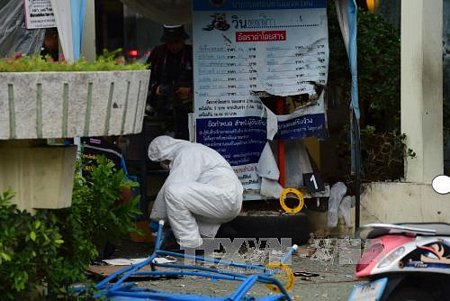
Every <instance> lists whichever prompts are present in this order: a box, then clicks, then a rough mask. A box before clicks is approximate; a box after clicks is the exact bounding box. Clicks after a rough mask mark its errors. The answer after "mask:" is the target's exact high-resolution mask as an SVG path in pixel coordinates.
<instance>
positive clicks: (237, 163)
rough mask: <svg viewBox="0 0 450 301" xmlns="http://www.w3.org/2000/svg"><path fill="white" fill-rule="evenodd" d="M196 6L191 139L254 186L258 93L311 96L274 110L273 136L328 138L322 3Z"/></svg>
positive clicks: (260, 124) (247, 1)
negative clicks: (193, 136) (307, 102)
mask: <svg viewBox="0 0 450 301" xmlns="http://www.w3.org/2000/svg"><path fill="white" fill-rule="evenodd" d="M193 4H194V6H193V37H194V39H193V42H194V93H195V103H194V115H195V119H196V141H197V142H199V143H202V144H205V145H207V146H209V147H212V148H214V149H215V150H217V151H218V152H219V153H220V154H222V155H223V156H224V157H225V158H226V159H227V160H228V162H229V163H230V164H231V165H232V166H233V168H234V170H235V172H236V173H237V175H238V176H239V178H240V180H241V182H242V183H243V185H244V187H245V188H246V189H258V188H259V185H260V183H259V179H258V175H257V174H256V164H257V162H258V160H259V159H260V155H261V152H262V150H263V148H264V146H265V144H266V142H267V136H268V135H267V119H266V117H265V106H264V105H263V103H262V101H261V99H260V98H259V97H258V96H257V95H259V94H261V93H266V94H270V95H275V96H277V97H287V96H290V97H292V99H291V102H292V103H294V102H295V101H297V100H298V101H297V102H298V103H301V102H302V101H303V100H304V99H305V98H306V99H311V96H314V97H315V99H316V101H314V102H313V104H312V105H309V106H306V107H305V108H304V109H301V110H290V111H288V112H283V113H282V114H283V115H280V116H278V117H277V122H278V132H277V135H276V136H275V139H302V138H305V137H312V136H314V137H319V138H324V137H325V136H326V118H325V109H324V104H323V93H322V91H323V87H325V86H326V81H327V74H328V24H327V12H326V7H327V5H326V1H325V0H305V1H294V0H292V1H291V0H283V1H265V0H258V1H254V0H226V1H225V0H224V1H218V0H215V1H212V0H210V1H206V0H194V2H193ZM283 101H284V100H283ZM293 105H294V106H295V107H299V106H300V105H301V104H295V103H294V104H293Z"/></svg>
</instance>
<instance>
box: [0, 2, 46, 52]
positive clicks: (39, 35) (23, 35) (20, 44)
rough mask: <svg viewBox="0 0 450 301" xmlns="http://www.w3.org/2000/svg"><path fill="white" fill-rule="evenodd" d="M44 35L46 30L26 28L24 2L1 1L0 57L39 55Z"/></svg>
mask: <svg viewBox="0 0 450 301" xmlns="http://www.w3.org/2000/svg"><path fill="white" fill-rule="evenodd" d="M44 34H45V29H30V30H27V29H26V28H25V16H24V6H23V1H22V0H0V57H11V56H14V55H15V54H17V53H21V54H27V55H31V54H37V53H39V51H40V50H41V46H42V43H43V41H44Z"/></svg>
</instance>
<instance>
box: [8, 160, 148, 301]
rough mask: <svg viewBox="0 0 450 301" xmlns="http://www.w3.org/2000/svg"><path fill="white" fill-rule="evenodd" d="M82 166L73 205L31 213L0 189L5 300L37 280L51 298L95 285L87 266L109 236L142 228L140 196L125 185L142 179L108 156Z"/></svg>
mask: <svg viewBox="0 0 450 301" xmlns="http://www.w3.org/2000/svg"><path fill="white" fill-rule="evenodd" d="M78 166H79V168H77V172H76V174H75V180H74V188H73V199H72V206H71V207H69V208H65V209H59V210H39V211H37V213H36V214H35V215H31V214H30V213H28V212H26V211H21V210H18V209H17V208H16V206H15V205H11V204H10V200H11V198H12V197H13V194H12V193H11V192H10V191H7V192H5V193H3V194H0V279H1V281H0V291H1V292H6V294H5V295H4V296H2V299H1V300H4V299H5V300H23V298H22V297H21V296H22V295H23V294H24V293H27V292H30V291H33V290H34V289H35V288H36V287H37V286H45V287H47V290H48V296H49V298H50V299H54V298H59V299H66V298H69V295H70V293H69V292H70V291H69V289H70V287H71V285H73V284H74V283H77V282H85V283H87V285H90V283H89V281H87V279H86V273H85V270H86V268H87V267H88V266H89V265H90V264H91V263H92V261H94V260H95V259H96V258H97V256H98V250H99V249H100V248H101V247H102V246H103V245H104V243H105V241H107V240H109V241H114V240H115V239H118V238H122V237H124V236H127V235H128V234H129V233H133V232H138V230H137V229H136V228H135V227H134V221H135V218H136V216H137V215H139V214H140V211H139V210H138V209H137V204H138V201H139V197H137V196H136V197H133V198H132V199H131V200H129V201H126V202H124V201H123V200H122V191H123V189H124V188H130V187H135V186H137V183H136V182H133V181H130V180H128V179H127V178H126V177H125V175H124V173H123V171H121V170H120V171H117V170H116V169H115V167H114V164H113V163H112V162H111V161H109V160H107V159H106V158H105V157H103V156H99V157H98V158H97V164H95V165H93V166H92V170H91V173H90V175H89V176H85V177H83V176H82V175H81V172H80V171H81V169H82V164H81V163H80V164H79V165H78ZM78 299H80V298H78Z"/></svg>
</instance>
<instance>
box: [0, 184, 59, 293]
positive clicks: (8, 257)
mask: <svg viewBox="0 0 450 301" xmlns="http://www.w3.org/2000/svg"><path fill="white" fill-rule="evenodd" d="M12 197H13V193H12V192H11V191H6V192H4V193H2V194H0V279H1V281H0V291H1V292H3V293H2V296H1V299H2V300H21V299H22V297H21V296H23V294H25V293H28V292H32V291H34V290H35V289H36V288H37V287H39V286H46V285H47V283H48V281H49V279H50V278H52V275H51V269H50V268H49V267H52V266H53V265H55V264H58V261H60V260H61V257H60V256H61V255H60V250H61V245H62V244H63V240H62V237H61V234H60V232H59V228H58V226H57V220H56V218H55V216H54V215H52V214H49V213H48V212H46V211H38V212H37V213H36V214H35V215H31V214H30V213H29V212H26V211H24V210H19V209H17V206H16V205H12V204H11V203H10V201H11V199H12Z"/></svg>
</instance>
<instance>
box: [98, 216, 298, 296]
mask: <svg viewBox="0 0 450 301" xmlns="http://www.w3.org/2000/svg"><path fill="white" fill-rule="evenodd" d="M163 226H164V222H163V221H160V223H159V228H158V231H157V235H156V241H155V249H154V251H153V253H152V255H150V256H149V257H148V258H147V259H146V260H145V261H143V262H141V263H138V264H135V265H131V266H129V267H126V268H124V269H121V270H119V271H117V272H116V273H114V274H111V275H110V276H108V277H107V278H105V279H104V280H102V281H101V282H99V283H98V284H97V285H96V289H97V290H98V292H97V294H96V295H95V298H98V299H101V298H105V297H106V298H109V299H111V300H116V301H118V300H186V301H187V300H189V301H192V300H230V301H231V300H260V301H263V300H264V301H269V300H291V297H290V296H289V294H288V292H287V289H289V288H290V287H292V285H293V281H294V275H293V273H292V270H291V269H290V268H289V267H288V266H287V265H286V264H285V262H286V261H287V260H288V259H289V258H290V257H291V256H292V254H293V253H294V252H295V251H296V250H297V246H296V245H293V246H292V247H291V248H290V249H289V252H288V253H287V254H286V255H285V256H284V257H283V258H282V259H281V260H280V261H278V262H275V263H270V264H268V265H267V266H261V265H248V264H243V263H237V262H232V261H224V260H220V259H213V258H207V257H203V256H195V255H188V254H184V253H176V252H170V251H164V250H160V247H161V242H162V240H163ZM167 255H169V256H174V257H178V258H188V259H193V260H196V261H202V262H209V263H213V264H215V265H217V266H219V265H222V266H227V267H233V268H240V269H245V270H247V271H252V272H251V273H245V274H243V273H234V272H227V271H224V270H220V269H215V268H210V267H206V266H197V265H189V264H176V263H158V262H157V261H155V258H157V257H158V256H167ZM148 266H150V270H145V271H143V268H144V267H148ZM158 268H163V269H159V270H158ZM280 275H281V277H284V278H285V280H286V281H285V283H284V284H283V283H282V282H281V279H280ZM133 276H145V277H150V278H153V277H154V278H160V277H179V276H196V277H202V278H206V279H208V278H209V279H211V280H214V281H216V280H228V281H240V282H241V284H240V285H239V287H238V288H237V289H236V290H235V291H234V292H233V293H231V294H229V295H228V296H224V297H217V296H205V295H195V294H182V293H172V292H166V291H158V290H153V289H148V288H143V287H138V286H137V285H135V283H132V282H127V280H129V278H130V277H133ZM255 284H264V285H266V286H267V287H268V288H269V289H270V290H271V291H272V293H275V294H270V295H267V296H263V297H258V298H255V297H252V296H249V294H248V293H249V291H250V289H251V288H252V287H253V285H255Z"/></svg>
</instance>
